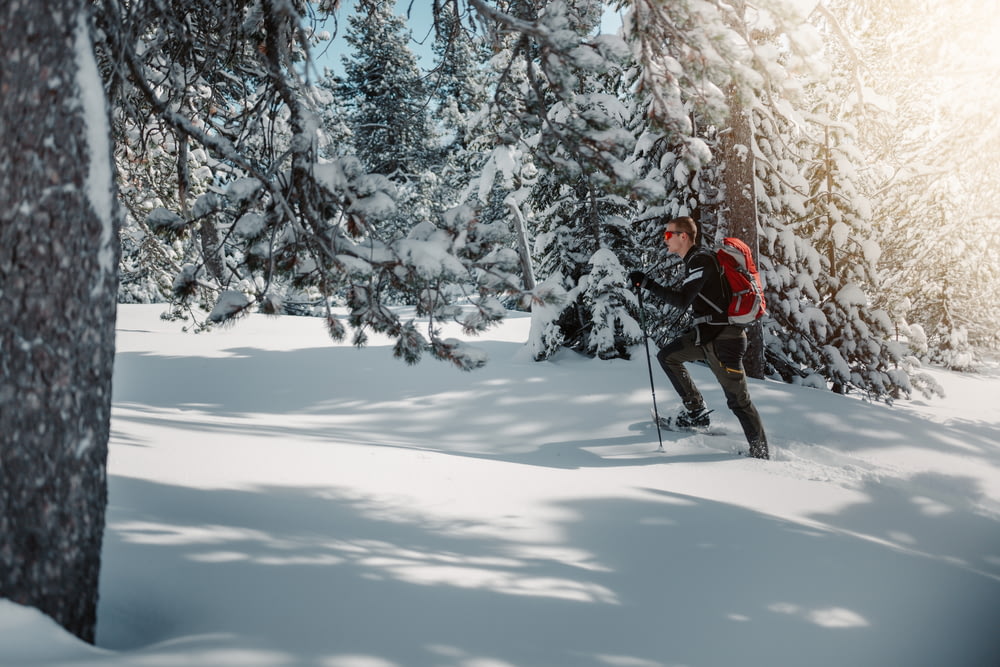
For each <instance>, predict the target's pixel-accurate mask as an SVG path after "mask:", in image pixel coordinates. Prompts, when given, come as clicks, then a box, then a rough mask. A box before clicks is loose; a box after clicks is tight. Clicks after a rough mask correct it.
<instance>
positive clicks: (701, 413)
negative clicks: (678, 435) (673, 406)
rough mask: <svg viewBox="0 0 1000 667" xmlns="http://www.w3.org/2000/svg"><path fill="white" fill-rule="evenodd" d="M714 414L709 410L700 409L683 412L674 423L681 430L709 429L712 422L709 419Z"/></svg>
mask: <svg viewBox="0 0 1000 667" xmlns="http://www.w3.org/2000/svg"><path fill="white" fill-rule="evenodd" d="M710 412H712V411H711V410H709V409H708V408H705V407H700V408H698V409H696V410H681V412H680V414H678V415H677V416H676V417H675V418H674V423H675V424H677V426H679V427H681V428H708V426H709V425H710V424H711V423H712V420H711V419H709V418H708V415H709V413H710Z"/></svg>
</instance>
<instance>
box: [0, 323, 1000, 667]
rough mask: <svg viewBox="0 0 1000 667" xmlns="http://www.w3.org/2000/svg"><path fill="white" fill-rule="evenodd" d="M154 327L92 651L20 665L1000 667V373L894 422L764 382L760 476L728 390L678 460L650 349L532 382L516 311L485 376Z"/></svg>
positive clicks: (127, 343) (50, 653)
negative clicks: (704, 430)
mask: <svg viewBox="0 0 1000 667" xmlns="http://www.w3.org/2000/svg"><path fill="white" fill-rule="evenodd" d="M163 310H164V307H163V306H156V305H152V306H149V305H123V306H120V307H119V313H118V357H117V361H116V367H115V379H114V411H113V417H112V440H111V445H110V458H109V485H110V489H109V502H110V504H109V508H108V517H107V519H108V523H107V532H106V537H105V545H104V558H103V571H102V578H101V597H100V607H99V624H98V632H97V636H98V646H99V647H91V646H87V645H85V644H83V643H80V642H78V641H76V640H75V639H73V638H71V637H70V636H69V635H68V634H66V633H65V632H63V631H62V630H60V629H59V628H58V627H57V626H56V625H55V624H54V623H53V622H52V621H50V620H48V619H47V618H46V617H44V616H42V615H41V614H40V613H38V612H36V611H34V610H32V609H28V608H25V607H21V606H18V605H16V604H14V603H13V602H10V601H6V600H2V601H0V664H3V665H8V664H9V665H73V666H85V665H86V666H96V665H100V666H102V667H103V666H106V665H110V666H121V665H129V666H132V665H136V666H142V665H177V664H191V665H230V666H236V665H239V666H245V665H322V666H324V667H403V666H406V667H410V666H420V665H435V666H463V667H485V666H487V665H489V666H491V667H505V666H515V665H516V666H519V667H520V666H531V665H548V666H551V665H573V666H585V667H588V666H593V667H606V666H620V665H630V666H631V665H637V666H643V667H657V666H660V667H663V666H668V665H670V666H673V665H706V666H708V665H735V664H739V665H743V666H746V667H765V666H767V667H772V666H775V665H805V664H808V665H811V666H826V665H830V666H834V665H835V666H837V667H842V666H843V665H908V666H910V667H920V666H928V667H929V666H938V665H952V666H983V667H985V666H988V665H996V664H1000V661H998V658H1000V638H998V634H997V620H998V618H1000V616H998V612H1000V412H998V410H997V408H996V404H995V398H996V395H997V390H998V388H1000V371H998V369H996V368H988V369H987V372H986V373H984V374H980V375H963V374H957V373H949V372H944V371H941V370H938V369H933V368H932V369H928V372H929V373H931V374H932V375H933V376H934V377H935V379H936V380H937V381H938V382H939V383H940V384H941V385H942V386H944V387H945V389H946V390H947V391H948V396H947V397H946V398H944V399H935V400H933V401H923V400H912V401H903V400H901V401H897V402H896V403H895V405H894V406H892V407H890V406H886V405H883V404H872V403H868V402H865V401H862V400H858V399H857V398H856V397H852V396H840V395H836V394H833V393H831V392H828V391H819V390H814V389H807V388H803V387H801V386H791V385H787V384H783V383H779V382H771V381H767V382H762V381H753V382H752V384H751V393H752V395H753V397H754V400H755V402H756V403H757V406H758V408H759V409H760V411H761V413H762V416H763V418H764V421H765V424H766V426H767V428H768V432H769V435H770V438H771V441H772V442H771V446H772V453H773V456H774V459H773V460H771V461H766V462H765V461H757V460H753V459H747V458H743V457H739V456H736V455H734V454H733V449H734V448H736V447H738V446H740V445H741V444H742V437H741V436H739V435H738V432H739V426H738V424H737V422H736V420H735V418H734V417H733V416H732V415H731V414H730V413H729V412H728V411H727V410H726V409H725V402H724V400H723V398H722V396H721V390H720V389H719V387H718V385H716V384H715V383H714V381H713V380H712V379H711V376H710V374H709V372H708V371H707V369H705V368H703V367H700V366H695V367H693V368H692V375H693V377H694V378H695V380H696V381H697V382H698V383H699V385H700V386H701V387H702V389H703V390H704V392H705V395H706V399H707V400H708V402H709V404H710V406H711V407H713V408H715V410H716V411H715V413H714V414H713V417H714V419H715V423H716V424H718V425H719V426H721V427H722V428H723V429H724V430H725V431H726V432H727V433H728V434H727V435H723V436H700V435H697V436H688V437H683V438H677V437H676V435H677V434H672V433H666V434H664V435H665V438H664V440H665V441H664V448H665V450H666V451H665V452H664V453H658V452H657V451H656V450H657V435H656V431H655V429H652V428H650V424H649V421H648V419H649V416H648V415H649V408H650V386H649V375H648V371H647V366H646V358H645V353H644V352H643V351H642V350H641V348H637V349H635V350H634V354H633V355H632V360H630V361H623V360H615V361H598V360H592V359H587V358H584V357H581V356H578V355H576V354H574V353H572V352H569V351H566V350H563V351H561V352H559V353H557V354H556V355H555V356H554V357H553V359H552V360H551V361H549V362H545V363H535V362H532V361H531V360H530V354H528V351H527V350H526V349H525V347H524V345H523V342H524V341H525V340H526V339H527V336H528V329H529V327H530V321H531V320H530V317H528V316H526V315H523V314H514V315H512V316H511V317H509V319H507V320H506V321H505V322H504V323H503V324H502V325H501V326H499V327H496V328H493V329H491V330H490V331H488V332H487V333H486V334H484V335H483V336H482V337H481V338H480V339H477V340H476V341H475V343H476V345H477V346H479V347H482V348H483V349H485V350H486V351H487V352H488V354H489V357H490V362H489V363H488V364H487V365H486V367H485V368H483V369H481V370H478V371H475V372H471V373H463V372H461V371H458V370H455V369H454V367H453V366H451V365H450V364H444V363H437V362H433V361H430V360H427V361H424V362H422V363H421V364H419V365H417V366H412V367H411V366H407V365H405V364H403V363H401V362H399V361H395V360H393V359H392V358H391V353H390V350H391V345H390V342H389V341H387V340H384V339H380V338H378V337H377V336H372V345H371V346H370V347H368V348H365V349H363V350H358V349H356V348H354V347H352V346H351V345H349V344H343V345H340V344H335V343H332V342H331V341H330V340H329V338H328V337H327V336H326V334H325V329H324V320H323V319H320V318H316V319H313V318H294V317H279V318H265V317H263V316H258V315H251V316H249V317H247V318H246V319H245V320H243V321H242V322H241V323H240V324H239V325H237V326H236V327H235V328H227V329H226V330H224V331H223V330H219V331H213V332H209V333H202V334H190V333H182V332H181V331H180V326H181V324H180V323H176V322H173V323H171V322H167V321H162V320H160V319H159V314H160V313H161V312H162V311H163ZM443 333H445V334H447V335H455V332H451V331H445V332H443ZM654 366H655V365H654ZM654 372H655V379H656V388H657V390H658V391H657V400H658V405H659V407H660V410H661V412H669V411H671V410H673V409H676V406H677V402H676V399H675V398H674V396H673V394H672V392H671V390H670V387H669V385H668V383H667V382H665V381H664V377H663V375H662V373H660V371H659V369H656V368H655V367H654Z"/></svg>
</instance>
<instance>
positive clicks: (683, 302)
mask: <svg viewBox="0 0 1000 667" xmlns="http://www.w3.org/2000/svg"><path fill="white" fill-rule="evenodd" d="M709 262H710V259H709V258H707V257H705V255H704V254H703V253H699V254H698V255H697V256H696V257H693V258H692V259H691V264H690V265H689V266H688V274H687V276H685V278H684V282H683V283H681V286H680V289H673V288H670V287H664V286H663V285H659V284H657V283H656V282H654V281H653V280H651V279H649V278H648V277H647V278H646V282H645V284H644V285H643V286H644V287H645V288H646V289H648V290H649V291H650V292H652V293H653V294H655V295H656V296H657V297H659V298H660V299H662V300H663V301H664V302H665V303H668V304H669V305H671V306H673V307H675V308H680V309H681V310H687V309H688V308H689V307H690V306H691V304H692V303H694V300H695V299H696V298H698V293H699V292H701V290H702V288H703V287H704V285H705V281H706V280H708V271H709V269H710V267H709V265H708V264H709Z"/></svg>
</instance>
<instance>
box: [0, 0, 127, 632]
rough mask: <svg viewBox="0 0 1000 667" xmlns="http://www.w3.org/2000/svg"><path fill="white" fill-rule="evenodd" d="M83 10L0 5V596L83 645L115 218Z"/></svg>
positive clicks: (101, 451)
mask: <svg viewBox="0 0 1000 667" xmlns="http://www.w3.org/2000/svg"><path fill="white" fill-rule="evenodd" d="M87 6H88V3H86V0H48V1H47V2H38V0H5V2H4V3H2V5H0V7H2V8H0V63H2V64H0V346H2V347H0V596H2V597H6V598H9V599H11V600H13V601H14V602H17V603H20V604H24V605H28V606H32V607H37V608H38V609H40V610H41V611H43V612H45V613H46V614H48V615H50V616H52V617H53V618H54V619H55V620H56V621H57V622H59V623H60V624H61V625H62V626H63V627H65V628H66V629H67V630H69V631H70V632H72V633H73V634H75V635H77V636H78V637H80V638H82V639H84V640H86V641H90V642H92V641H93V640H94V631H95V626H96V611H97V594H98V575H99V570H100V558H101V542H102V538H103V533H104V517H105V508H106V505H107V477H106V463H107V445H108V436H109V426H110V412H111V374H112V365H113V360H114V327H115V309H116V297H117V284H118V276H117V269H118V224H119V213H118V208H117V204H116V201H117V197H116V194H117V193H116V192H115V189H114V178H113V173H114V172H113V169H112V161H111V149H110V130H109V123H108V113H107V105H106V102H105V97H104V93H103V87H102V86H101V83H100V79H99V77H98V75H97V63H96V61H95V59H94V53H93V47H92V44H91V38H90V33H89V30H88V28H87V22H86V18H85V17H86V7H87Z"/></svg>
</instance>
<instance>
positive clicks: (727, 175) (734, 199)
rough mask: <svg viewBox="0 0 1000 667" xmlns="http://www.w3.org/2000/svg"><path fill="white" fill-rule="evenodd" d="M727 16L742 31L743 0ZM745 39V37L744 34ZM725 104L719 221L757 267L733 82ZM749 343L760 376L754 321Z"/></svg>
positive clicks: (749, 168)
mask: <svg viewBox="0 0 1000 667" xmlns="http://www.w3.org/2000/svg"><path fill="white" fill-rule="evenodd" d="M732 8H733V13H732V14H731V15H730V17H731V21H732V27H733V29H734V30H736V31H737V32H740V33H746V31H747V27H746V20H745V17H746V2H745V0H735V1H734V2H733V3H732ZM747 40H748V41H749V40H750V38H749V36H748V37H747ZM726 104H727V105H728V107H729V127H728V128H727V131H726V132H724V133H723V134H722V137H721V142H720V143H721V147H720V148H721V151H722V155H721V158H722V161H723V163H724V164H725V168H724V170H723V185H724V188H725V200H724V202H723V204H722V210H721V211H720V214H721V215H720V218H721V220H720V223H721V225H722V228H723V229H725V230H727V233H728V234H729V235H730V236H736V237H738V238H740V239H742V240H743V242H744V243H746V244H747V245H748V246H750V250H751V251H752V252H753V261H754V263H755V264H757V265H758V266H759V264H760V262H759V261H758V259H759V256H758V252H757V247H758V238H757V188H756V174H755V173H754V156H753V126H752V125H751V123H750V109H749V108H747V107H746V105H745V103H744V101H743V100H742V99H740V96H739V93H738V90H737V88H736V86H735V85H730V86H729V87H728V88H727V89H726ZM747 338H748V339H749V346H748V348H747V353H746V356H745V357H744V358H743V365H744V367H745V370H746V373H747V375H749V376H750V377H754V378H763V377H764V368H765V364H764V336H763V331H762V330H761V325H760V322H759V321H758V322H757V323H755V324H754V325H753V326H751V327H749V328H748V329H747Z"/></svg>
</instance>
